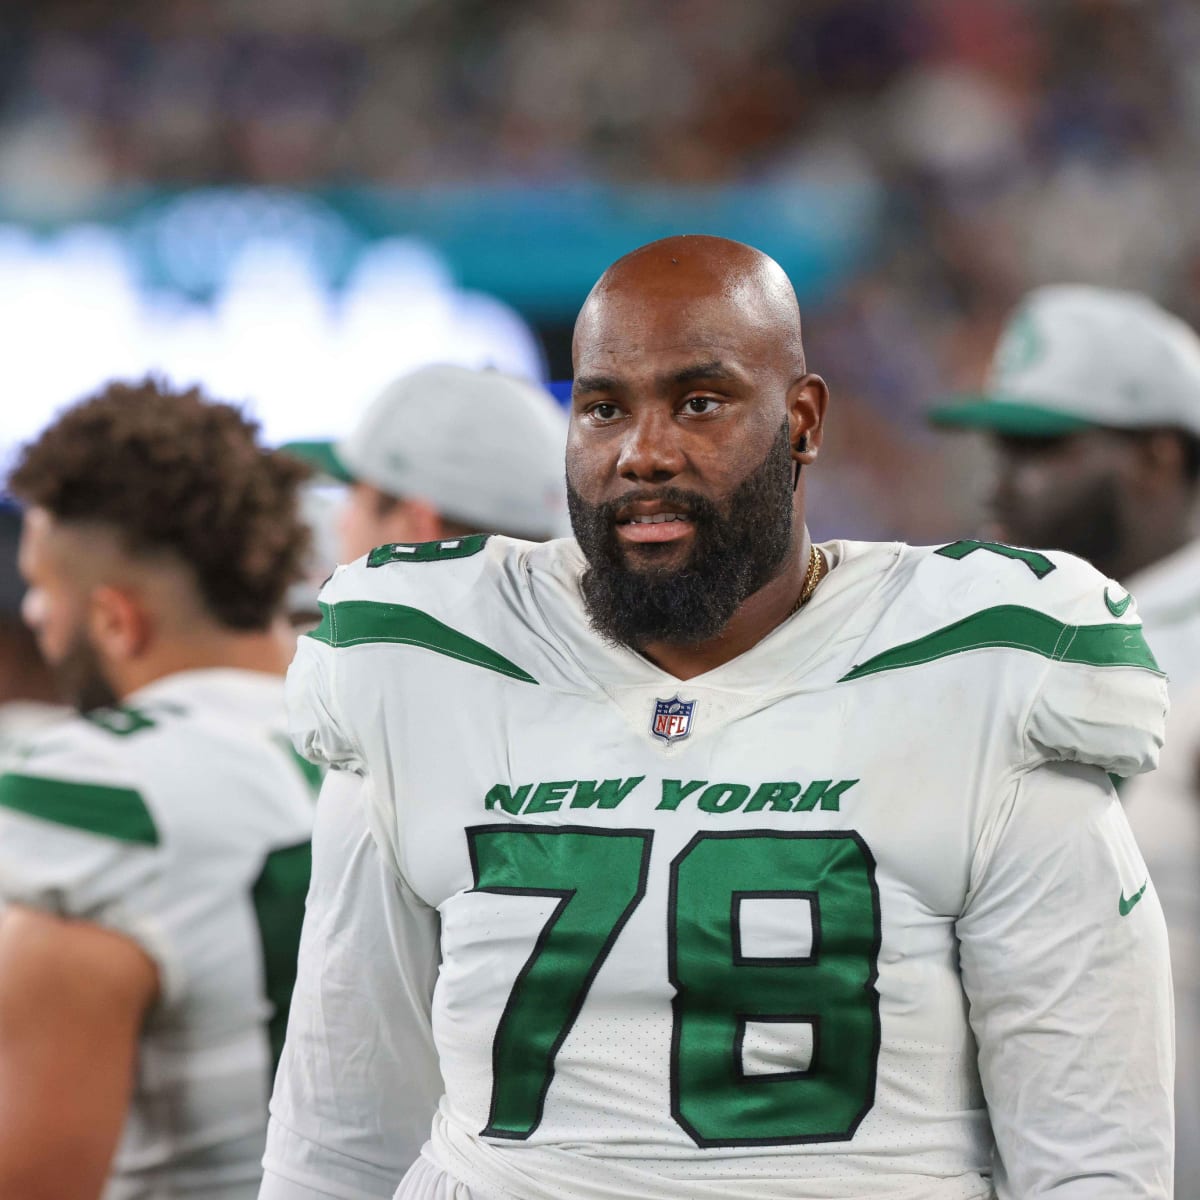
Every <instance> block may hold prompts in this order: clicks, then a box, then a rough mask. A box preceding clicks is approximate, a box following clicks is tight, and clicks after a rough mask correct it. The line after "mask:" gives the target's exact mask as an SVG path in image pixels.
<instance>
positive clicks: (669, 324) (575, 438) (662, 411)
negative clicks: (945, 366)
mask: <svg viewBox="0 0 1200 1200" xmlns="http://www.w3.org/2000/svg"><path fill="white" fill-rule="evenodd" d="M573 357H574V365H575V389H574V393H573V397H572V411H571V428H570V434H569V436H568V441H567V475H568V478H569V479H570V481H571V483H572V485H573V486H574V487H575V488H576V489H577V490H578V491H579V493H580V494H581V495H582V496H583V497H584V499H586V500H587V501H588V502H589V503H592V504H599V503H603V502H605V501H609V500H620V499H622V498H624V497H630V498H631V501H630V505H629V507H628V510H622V512H621V518H622V520H621V523H619V524H618V536H619V539H620V545H621V547H622V552H623V554H624V557H625V561H626V564H627V566H628V567H629V568H630V569H633V570H645V569H647V568H651V567H659V568H665V569H670V568H673V567H678V566H680V565H682V564H683V563H684V562H685V561H686V560H687V558H688V555H689V554H690V551H691V545H692V538H693V536H694V534H693V532H692V530H691V529H690V528H689V523H688V522H687V521H676V522H673V523H671V524H670V525H669V526H666V525H650V526H647V525H645V524H643V523H635V522H633V521H629V520H626V518H629V517H633V516H635V515H636V516H641V517H646V516H649V515H652V514H655V513H662V512H666V511H668V510H669V506H664V505H663V504H662V503H660V502H658V501H656V500H655V499H654V492H655V489H656V488H657V489H661V488H663V487H667V486H671V487H677V488H683V489H685V490H688V491H691V492H694V493H697V494H699V495H702V496H705V497H707V498H708V499H711V500H713V501H714V502H716V503H718V504H719V503H722V502H724V501H725V500H726V498H727V497H728V496H729V495H730V493H731V492H732V491H733V490H734V489H735V488H736V487H737V486H738V485H739V484H740V483H741V482H742V481H743V480H745V479H746V478H747V476H748V475H749V474H750V473H751V472H752V471H753V470H754V469H755V468H756V467H757V466H759V464H761V463H762V461H763V460H764V458H765V457H766V455H767V453H768V450H769V449H770V447H771V444H772V442H773V440H774V439H775V437H776V436H777V434H778V431H779V429H780V427H781V426H782V425H783V424H784V422H786V423H787V429H788V440H789V442H790V444H791V446H792V459H793V461H794V462H796V463H798V464H801V465H803V466H806V465H808V464H810V463H812V462H814V461H816V458H817V455H818V452H819V451H820V447H821V438H822V432H823V423H824V418H825V410H826V405H827V403H828V399H829V392H828V389H827V387H826V385H825V382H824V380H822V379H821V378H820V377H819V376H817V375H813V374H810V373H809V372H808V371H807V369H806V366H805V360H804V347H803V344H802V342H801V338H800V312H799V309H798V307H797V305H796V297H795V293H794V292H793V291H792V288H791V285H790V283H789V282H788V280H787V277H786V276H785V275H784V273H783V271H782V270H781V269H780V267H779V266H778V264H777V263H775V262H774V261H773V260H772V259H770V258H768V257H767V256H766V255H765V254H762V253H761V252H760V251H758V250H755V249H753V248H752V247H749V246H745V245H742V244H741V243H739V242H731V241H727V240H726V239H724V238H712V237H698V236H689V237H675V238H666V239H664V240H663V241H660V242H653V243H651V244H650V245H649V246H643V247H642V248H641V249H640V250H636V251H634V252H633V253H632V254H630V255H627V256H626V257H625V258H623V259H620V260H619V261H618V262H616V263H615V264H614V265H613V266H612V267H610V268H609V269H608V270H607V271H606V272H605V273H604V275H603V276H601V278H600V280H599V282H598V283H597V284H596V286H595V287H594V288H593V289H592V292H591V294H590V295H589V296H588V298H587V301H586V302H585V303H584V306H583V309H582V310H581V312H580V314H579V319H578V321H577V322H576V325H575V339H574V344H573ZM634 497H636V501H634V500H633V499H632V498H634ZM793 515H794V528H793V536H792V543H793V544H792V546H791V549H790V551H789V553H788V554H787V556H786V558H785V560H784V563H783V565H782V567H781V569H780V571H779V572H778V573H777V574H776V575H775V576H774V578H772V579H770V580H769V581H768V582H767V583H766V584H765V585H764V586H763V587H761V588H760V589H759V590H758V591H757V592H755V593H754V594H753V595H751V596H750V597H748V598H747V599H746V600H745V601H744V602H743V603H742V604H741V606H740V607H739V608H738V609H737V611H736V612H735V613H734V615H733V617H732V618H731V620H730V621H729V623H728V624H727V625H726V627H725V629H724V630H723V631H722V632H721V633H720V634H719V635H718V636H717V637H715V638H713V639H711V640H709V641H707V642H702V643H698V644H693V645H676V644H670V643H661V642H658V643H650V644H647V645H642V646H638V647H637V649H638V650H639V651H640V652H641V653H642V654H644V655H645V656H646V657H647V658H648V659H649V660H650V661H651V662H653V663H654V664H655V665H656V666H658V667H660V668H661V669H662V670H664V671H666V672H668V673H669V674H671V675H673V676H675V677H676V678H678V679H692V678H694V677H695V676H697V675H701V674H703V673H704V672H706V671H711V670H713V669H714V668H716V667H719V666H721V665H722V664H723V663H726V662H729V661H730V660H731V659H733V658H736V657H737V656H738V655H740V654H742V653H744V652H745V651H747V650H749V649H750V648H751V647H752V646H754V645H756V644H757V643H758V642H759V641H761V640H762V638H763V637H765V636H766V635H767V634H768V633H770V631H771V630H772V629H774V628H775V627H776V626H777V625H779V624H780V622H781V621H783V620H785V619H786V618H787V617H788V616H789V615H790V614H791V612H792V611H793V609H794V607H795V605H796V602H797V600H798V598H799V596H800V592H801V588H802V586H803V583H804V576H805V571H806V569H807V566H808V555H809V548H810V541H809V536H808V531H807V529H806V528H805V525H804V480H803V477H801V479H800V482H799V484H798V486H797V487H796V489H795V493H794V498H793ZM668 530H669V532H668ZM654 531H658V532H654Z"/></svg>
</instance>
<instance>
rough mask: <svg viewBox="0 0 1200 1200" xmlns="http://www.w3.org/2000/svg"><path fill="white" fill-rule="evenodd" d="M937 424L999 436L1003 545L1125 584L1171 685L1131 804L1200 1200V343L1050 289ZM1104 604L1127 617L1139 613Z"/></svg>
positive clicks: (1085, 294)
mask: <svg viewBox="0 0 1200 1200" xmlns="http://www.w3.org/2000/svg"><path fill="white" fill-rule="evenodd" d="M932 419H933V421H934V423H935V424H937V425H940V426H943V427H948V428H964V429H965V428H971V429H980V430H985V431H987V432H988V433H990V434H991V435H992V439H993V441H994V443H995V447H996V450H997V452H998V456H999V471H998V478H997V481H996V484H995V487H994V490H993V493H992V518H993V520H994V522H995V524H994V526H993V530H994V536H995V537H996V538H997V539H998V540H1001V541H1005V542H1015V543H1017V544H1019V545H1040V546H1052V547H1055V548H1061V549H1063V550H1070V551H1071V552H1073V553H1075V554H1078V555H1080V556H1081V557H1084V558H1088V559H1090V560H1091V561H1092V563H1093V564H1094V565H1095V566H1097V567H1098V568H1099V569H1100V570H1101V571H1103V572H1104V573H1105V574H1107V575H1110V576H1112V577H1113V578H1115V579H1118V580H1120V581H1121V583H1122V584H1123V585H1124V586H1125V587H1127V588H1128V589H1129V591H1130V592H1132V593H1133V594H1134V595H1135V596H1136V597H1137V605H1138V608H1139V609H1140V611H1141V614H1142V619H1143V623H1144V626H1145V630H1146V639H1147V641H1148V642H1149V643H1150V646H1151V647H1152V648H1153V650H1154V654H1155V656H1156V657H1157V659H1158V661H1159V663H1160V664H1161V666H1162V668H1163V670H1164V671H1166V673H1167V675H1168V676H1169V678H1170V681H1171V696H1172V702H1173V711H1172V713H1171V720H1170V725H1169V731H1168V738H1167V746H1166V748H1165V750H1164V751H1163V757H1162V767H1161V768H1160V770H1158V771H1156V772H1154V773H1153V774H1151V775H1146V776H1144V777H1142V778H1141V779H1137V780H1130V781H1129V784H1128V786H1127V787H1125V788H1123V789H1122V799H1123V800H1124V801H1125V805H1126V808H1127V811H1128V814H1129V822H1130V825H1131V826H1132V827H1133V831H1134V835H1135V837H1136V838H1137V841H1138V844H1139V846H1140V847H1141V850H1142V853H1143V855H1144V856H1145V859H1146V864H1147V866H1148V868H1149V871H1150V875H1151V878H1152V879H1153V880H1154V887H1155V889H1156V890H1157V892H1158V895H1159V899H1160V900H1161V902H1162V906H1163V912H1164V914H1165V915H1166V918H1167V928H1168V935H1169V937H1170V943H1171V963H1172V972H1173V976H1174V984H1175V1011H1176V1064H1177V1068H1176V1090H1175V1108H1176V1164H1175V1194H1176V1195H1177V1196H1200V953H1198V946H1197V935H1198V933H1200V540H1198V539H1197V538H1196V536H1195V532H1194V524H1193V514H1194V508H1195V501H1196V491H1197V476H1198V474H1200V339H1197V337H1196V335H1195V334H1194V333H1193V332H1192V331H1191V329H1189V328H1188V327H1187V326H1186V325H1184V324H1183V322H1182V321H1180V320H1178V319H1177V318H1175V317H1173V316H1171V315H1170V314H1169V313H1167V312H1165V311H1164V310H1163V309H1161V308H1160V307H1159V306H1158V305H1156V304H1155V303H1153V301H1151V300H1149V299H1148V298H1147V297H1145V296H1141V295H1138V294H1136V293H1134V292H1123V291H1114V290H1110V289H1106V288H1095V287H1078V286H1069V287H1068V286H1057V287H1043V288H1038V289H1036V290H1035V291H1033V292H1031V293H1030V294H1029V295H1028V296H1027V297H1026V298H1025V300H1024V301H1023V302H1022V304H1021V305H1020V306H1019V307H1018V309H1017V311H1016V313H1015V314H1014V315H1013V317H1012V318H1011V319H1010V321H1009V323H1008V326H1007V328H1006V329H1005V331H1004V334H1003V336H1002V337H1001V339H1000V344H999V346H998V347H997V350H996V355H995V358H994V360H993V365H992V373H991V377H990V380H989V382H988V386H987V389H986V392H985V394H984V395H982V396H979V397H975V398H971V399H969V400H964V401H960V402H959V403H957V404H953V405H948V406H945V407H942V408H938V409H935V410H934V412H933V413H932ZM1105 603H1106V604H1107V605H1108V607H1109V609H1110V610H1111V611H1112V612H1113V614H1114V615H1117V614H1119V613H1120V612H1123V611H1124V608H1125V606H1127V605H1128V604H1129V600H1128V598H1127V596H1126V595H1125V594H1124V593H1123V592H1120V591H1115V592H1106V593H1105Z"/></svg>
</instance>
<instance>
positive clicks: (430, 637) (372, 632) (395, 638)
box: [305, 600, 537, 684]
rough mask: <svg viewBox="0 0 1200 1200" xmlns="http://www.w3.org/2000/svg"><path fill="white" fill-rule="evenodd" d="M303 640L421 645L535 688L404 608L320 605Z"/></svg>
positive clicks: (524, 675)
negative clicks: (317, 620) (315, 622)
mask: <svg viewBox="0 0 1200 1200" xmlns="http://www.w3.org/2000/svg"><path fill="white" fill-rule="evenodd" d="M305 636H306V637H310V638H314V639H315V640H316V641H318V642H324V643H325V644H326V645H327V646H333V647H334V648H335V649H342V648H344V647H347V646H363V645H366V644H368V643H371V642H393V643H399V644H401V645H406V646H421V647H422V648H423V649H425V650H432V651H434V653H435V654H445V655H446V656H447V657H449V658H457V659H458V660H459V661H460V662H465V663H471V664H473V665H474V666H477V667H485V668H486V669H487V670H489V671H497V672H499V673H500V674H501V675H507V676H509V677H510V678H511V679H520V680H522V681H523V682H525V683H535V684H536V683H537V680H536V679H534V677H533V676H532V675H530V674H529V672H528V671H523V670H522V669H521V668H520V667H518V666H517V664H516V663H514V662H510V661H509V660H508V659H507V658H505V657H504V655H502V654H499V653H497V651H495V650H493V649H492V648H491V647H490V646H485V645H484V644H483V643H482V642H477V641H476V640H475V639H474V638H470V637H467V635H466V634H465V633H459V632H458V630H457V629H451V628H450V626H449V625H443V624H442V622H441V621H438V620H436V619H435V618H434V617H431V616H430V615H429V614H428V613H425V612H422V611H421V610H420V609H419V608H409V607H408V605H406V604H382V603H379V602H378V601H375V600H343V601H341V603H339V604H324V603H323V604H321V623H320V624H319V625H318V626H317V627H316V629H314V630H312V632H311V633H308V634H306V635H305Z"/></svg>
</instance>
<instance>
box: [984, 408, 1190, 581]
mask: <svg viewBox="0 0 1200 1200" xmlns="http://www.w3.org/2000/svg"><path fill="white" fill-rule="evenodd" d="M992 444H993V446H994V447H995V450H996V453H997V457H998V471H997V478H996V483H995V486H994V488H993V491H992V495H991V499H990V505H989V507H990V512H991V517H992V521H993V525H992V526H991V528H990V529H989V530H988V536H989V537H995V538H996V540H998V541H1004V542H1011V543H1013V544H1015V545H1019V546H1038V547H1046V548H1049V549H1056V550H1067V551H1070V552H1071V553H1072V554H1078V555H1079V556H1080V557H1082V558H1086V559H1087V560H1088V561H1089V562H1091V563H1092V565H1093V566H1095V567H1096V568H1097V569H1098V570H1100V571H1102V572H1103V573H1104V574H1106V575H1109V576H1111V577H1112V578H1114V579H1128V578H1129V577H1130V576H1132V575H1134V574H1135V573H1136V572H1138V571H1140V570H1142V569H1143V568H1145V567H1148V566H1150V565H1151V564H1152V563H1155V562H1157V561H1158V560H1160V559H1162V558H1165V557H1166V556H1167V555H1169V554H1172V553H1173V552H1174V551H1176V550H1178V549H1180V548H1181V547H1182V546H1184V545H1185V544H1186V543H1187V542H1188V541H1190V540H1191V537H1192V511H1193V506H1194V500H1195V497H1194V489H1193V486H1192V485H1191V484H1190V483H1189V482H1188V480H1187V478H1186V476H1185V473H1184V451H1183V445H1182V443H1181V441H1180V439H1179V437H1178V435H1177V434H1175V433H1173V432H1171V431H1169V430H1152V431H1149V432H1145V433H1130V432H1124V431H1119V430H1109V429H1088V430H1083V431H1081V432H1079V433H1072V434H1068V435H1066V436H1064V437H1055V438H1029V437H1021V438H1019V437H1007V436H999V435H995V436H993V438H992Z"/></svg>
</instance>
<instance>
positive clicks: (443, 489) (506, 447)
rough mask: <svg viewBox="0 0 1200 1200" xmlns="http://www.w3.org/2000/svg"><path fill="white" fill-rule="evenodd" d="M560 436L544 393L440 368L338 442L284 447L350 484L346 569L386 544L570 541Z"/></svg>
mask: <svg viewBox="0 0 1200 1200" xmlns="http://www.w3.org/2000/svg"><path fill="white" fill-rule="evenodd" d="M566 436H567V431H566V418H565V416H564V415H563V413H562V410H561V409H560V408H559V407H558V405H557V404H555V402H554V400H553V398H552V397H551V396H550V395H549V394H548V393H547V392H546V391H544V390H543V389H542V388H540V387H537V386H535V385H534V384H531V383H527V382H525V381H524V380H520V379H516V378H514V377H512V376H509V375H503V374H501V373H500V372H498V371H490V370H487V371H473V370H470V369H468V368H467V367H457V366H450V365H435V366H429V367H422V368H420V369H419V370H416V371H413V372H412V373H411V374H408V375H403V376H401V377H400V378H399V379H396V380H395V381H393V382H392V383H390V384H389V385H388V386H387V387H386V388H384V390H383V391H382V392H381V393H380V394H379V396H378V397H377V398H376V399H375V401H374V403H372V404H371V406H370V407H369V408H368V409H367V411H366V413H365V414H364V415H363V417H362V419H361V420H360V421H359V423H358V425H357V426H356V427H355V429H354V430H353V432H351V434H350V435H349V436H348V437H346V438H345V439H343V440H342V441H340V442H337V443H331V442H293V443H292V444H291V445H289V446H288V447H286V448H287V449H288V450H289V451H291V452H292V453H293V454H296V455H298V456H300V457H302V458H305V459H307V460H308V461H309V462H311V463H313V464H314V465H315V466H317V467H319V468H320V469H321V470H323V471H324V472H325V473H326V474H328V475H331V476H333V477H334V478H335V479H340V480H342V481H343V482H345V483H348V484H350V485H351V486H350V492H349V496H348V498H347V502H346V505H345V507H344V509H343V510H342V514H341V518H340V522H339V532H340V540H341V548H340V550H341V552H340V558H341V561H342V562H351V561H353V560H354V559H356V558H360V557H361V556H362V555H364V554H366V553H367V552H368V551H369V550H371V549H373V548H374V547H376V546H381V545H383V544H385V543H395V542H398V543H418V542H434V541H445V540H447V539H454V538H457V537H463V536H465V535H466V534H470V533H477V532H488V533H504V534H507V535H509V536H511V537H519V538H525V539H528V540H530V541H544V540H546V539H547V538H551V537H557V536H559V535H561V534H563V533H565V532H566V528H567V509H566V494H565V490H564V484H563V472H562V455H563V446H564V445H565V443H566Z"/></svg>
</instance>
